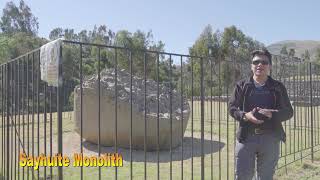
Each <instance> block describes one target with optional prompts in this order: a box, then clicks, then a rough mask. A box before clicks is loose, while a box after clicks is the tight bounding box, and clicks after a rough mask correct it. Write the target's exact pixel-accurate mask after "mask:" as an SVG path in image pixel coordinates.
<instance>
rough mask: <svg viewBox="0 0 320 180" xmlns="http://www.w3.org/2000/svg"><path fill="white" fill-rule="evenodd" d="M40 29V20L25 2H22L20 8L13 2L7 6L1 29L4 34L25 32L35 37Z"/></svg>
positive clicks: (0, 24) (0, 21) (0, 22)
mask: <svg viewBox="0 0 320 180" xmlns="http://www.w3.org/2000/svg"><path fill="white" fill-rule="evenodd" d="M38 28H39V23H38V19H37V18H36V17H35V16H34V15H33V14H32V13H31V9H30V8H29V6H27V5H26V4H25V2H24V1H23V0H20V3H19V7H17V6H16V5H15V4H14V3H13V2H12V1H10V2H8V3H7V4H6V6H5V8H4V9H3V13H2V17H1V20H0V29H1V31H2V32H3V33H6V34H9V35H12V34H14V33H20V32H23V33H26V34H28V35H32V36H34V35H36V34H37V32H38Z"/></svg>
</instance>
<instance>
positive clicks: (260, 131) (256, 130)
mask: <svg viewBox="0 0 320 180" xmlns="http://www.w3.org/2000/svg"><path fill="white" fill-rule="evenodd" d="M272 132H273V130H272V129H262V128H250V129H249V133H250V134H255V135H261V134H268V133H272Z"/></svg>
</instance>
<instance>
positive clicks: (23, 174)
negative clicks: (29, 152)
mask: <svg viewBox="0 0 320 180" xmlns="http://www.w3.org/2000/svg"><path fill="white" fill-rule="evenodd" d="M25 60H26V57H24V58H23V63H22V72H21V74H22V82H21V96H22V107H21V108H22V148H23V151H25V148H26V146H25V110H26V108H25V105H26V104H25V92H26V90H25V77H26V76H25V66H26V63H25ZM24 169H25V167H23V168H22V179H23V180H24V176H25V173H24Z"/></svg>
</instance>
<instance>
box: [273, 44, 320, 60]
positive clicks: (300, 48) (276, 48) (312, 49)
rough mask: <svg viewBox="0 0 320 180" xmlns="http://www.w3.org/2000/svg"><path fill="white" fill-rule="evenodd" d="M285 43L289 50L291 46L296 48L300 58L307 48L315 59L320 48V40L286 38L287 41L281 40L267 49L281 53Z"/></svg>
mask: <svg viewBox="0 0 320 180" xmlns="http://www.w3.org/2000/svg"><path fill="white" fill-rule="evenodd" d="M284 45H286V46H287V50H288V52H289V50H290V49H291V48H294V49H295V52H296V53H295V56H296V57H299V58H300V57H301V55H302V54H303V53H304V52H305V50H308V51H309V53H310V56H311V59H314V57H315V54H316V50H317V48H320V41H313V40H305V41H301V40H286V41H280V42H276V43H273V44H270V45H269V46H267V49H268V50H269V51H270V53H272V54H276V55H279V54H280V51H281V48H282V47H283V46H284Z"/></svg>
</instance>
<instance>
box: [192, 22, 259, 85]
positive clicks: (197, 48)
mask: <svg viewBox="0 0 320 180" xmlns="http://www.w3.org/2000/svg"><path fill="white" fill-rule="evenodd" d="M263 47H264V45H263V44H262V43H260V42H258V41H255V40H253V39H252V38H251V37H248V36H246V35H245V34H244V33H243V32H242V31H241V30H238V29H237V28H236V27H235V26H231V27H227V28H225V29H224V31H223V32H220V31H216V32H213V31H212V27H211V26H210V25H208V26H207V27H205V29H204V30H203V32H202V33H201V35H200V37H199V38H198V39H197V40H196V42H195V43H194V45H193V46H192V47H191V48H190V50H189V52H190V54H191V55H194V56H197V55H198V56H204V57H207V58H203V63H204V66H203V67H204V78H205V79H210V76H211V75H210V73H209V72H211V69H213V72H214V73H213V76H214V78H213V82H211V83H214V84H218V79H219V78H218V76H219V74H222V76H221V77H220V80H221V82H223V83H225V84H224V85H225V86H230V84H232V83H233V82H234V81H235V80H236V79H238V78H239V77H240V72H242V71H243V69H242V68H243V67H242V66H241V64H244V65H248V64H250V61H251V52H252V51H253V50H254V49H260V48H263ZM210 49H211V53H209V52H210V51H209V50H210ZM227 61H228V63H227ZM193 62H194V64H193V71H194V78H195V82H196V83H199V82H200V70H201V68H200V63H199V62H200V59H199V58H193ZM233 62H236V63H235V65H231V64H232V63H233ZM219 64H220V65H221V69H220V70H219V67H220V65H219ZM188 66H189V67H188V69H190V66H191V60H190V61H189V62H188ZM219 72H220V73H219ZM189 76H191V75H189ZM208 82H209V81H207V82H206V84H205V86H206V87H208V86H209V85H210V84H208Z"/></svg>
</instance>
